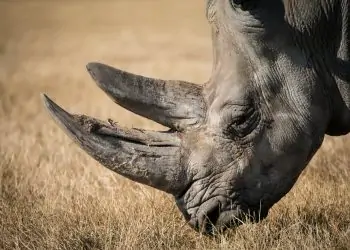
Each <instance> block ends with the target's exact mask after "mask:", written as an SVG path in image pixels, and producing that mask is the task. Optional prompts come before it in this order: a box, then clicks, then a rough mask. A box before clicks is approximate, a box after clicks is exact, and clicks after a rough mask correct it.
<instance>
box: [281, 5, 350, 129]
mask: <svg viewBox="0 0 350 250" xmlns="http://www.w3.org/2000/svg"><path fill="white" fill-rule="evenodd" d="M285 2H286V3H285V5H286V9H285V10H286V19H287V21H288V22H289V23H290V25H291V28H292V29H293V30H294V33H295V39H296V41H297V43H298V44H299V46H300V47H301V48H302V49H304V50H305V51H306V53H307V54H308V55H307V57H308V58H309V59H310V61H311V63H312V64H313V66H314V67H315V70H316V71H317V74H319V75H320V76H321V77H322V79H323V81H322V82H321V83H320V84H323V85H324V88H325V91H327V92H328V93H329V97H330V99H331V100H330V102H331V105H332V107H331V108H332V118H331V120H330V123H329V126H328V129H327V134H329V135H343V134H347V133H349V132H350V48H349V41H350V16H349V6H350V1H349V0H315V1H295V0H289V1H285Z"/></svg>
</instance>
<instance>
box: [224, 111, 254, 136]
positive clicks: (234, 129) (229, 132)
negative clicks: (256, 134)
mask: <svg viewBox="0 0 350 250" xmlns="http://www.w3.org/2000/svg"><path fill="white" fill-rule="evenodd" d="M258 123H259V113H258V112H257V111H256V110H255V109H254V108H253V107H251V108H249V109H247V110H245V111H244V112H242V113H241V114H238V115H234V117H232V118H231V121H230V123H229V125H228V127H227V129H226V131H225V134H226V136H229V137H231V138H236V137H239V138H243V137H245V136H247V135H248V134H250V133H252V131H253V130H254V129H255V128H256V127H257V125H258Z"/></svg>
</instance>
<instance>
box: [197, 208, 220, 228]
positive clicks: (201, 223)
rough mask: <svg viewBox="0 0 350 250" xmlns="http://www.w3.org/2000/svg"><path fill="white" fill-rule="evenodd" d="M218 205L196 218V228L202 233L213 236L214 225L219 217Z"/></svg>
mask: <svg viewBox="0 0 350 250" xmlns="http://www.w3.org/2000/svg"><path fill="white" fill-rule="evenodd" d="M220 210H221V208H220V205H219V206H218V205H217V206H215V207H212V208H211V209H210V210H208V211H207V212H206V213H202V214H201V215H200V216H199V218H198V222H197V223H198V224H197V228H198V230H199V231H201V232H202V233H208V234H213V233H214V231H215V224H216V222H217V220H218V219H219V216H220Z"/></svg>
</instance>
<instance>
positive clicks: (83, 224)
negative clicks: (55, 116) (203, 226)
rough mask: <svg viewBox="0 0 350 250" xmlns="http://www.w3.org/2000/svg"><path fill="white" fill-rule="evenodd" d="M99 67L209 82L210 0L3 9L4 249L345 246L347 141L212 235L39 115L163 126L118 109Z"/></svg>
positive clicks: (0, 210)
mask: <svg viewBox="0 0 350 250" xmlns="http://www.w3.org/2000/svg"><path fill="white" fill-rule="evenodd" d="M89 61H100V62H104V63H107V64H110V65H113V66H115V67H119V68H122V69H124V70H128V71H132V72H135V73H138V74H143V75H146V76H153V77H159V78H165V79H182V80H188V81H193V82H197V83H203V82H204V81H206V80H207V79H208V77H209V76H210V72H211V62H212V53H211V40H210V30H209V26H208V25H207V23H206V20H205V10H204V1H203V0H191V1H188V0H177V1H171V3H170V1H161V0H148V1H141V0H134V1H130V0H129V1H126V0H125V1H122V0H120V1H118V0H116V1H82V0H81V1H77V0H75V1H53V0H51V1H1V2H0V157H1V158H0V159H1V161H0V248H1V249H140V248H142V249H174V248H175V249H228V248H230V249H295V248H297V249H308V248H313V249H325V248H331V249H332V248H333V249H349V248H350V184H349V181H350V167H349V163H348V162H349V157H350V156H349V151H350V138H349V137H348V136H346V137H342V138H330V137H327V138H326V140H325V142H324V144H323V146H322V148H321V150H320V151H319V152H318V153H317V155H316V156H315V158H314V159H313V161H312V162H311V163H310V164H309V166H308V167H307V169H306V170H305V171H304V172H303V174H302V176H301V177H300V178H299V180H298V182H297V184H296V185H295V187H294V188H293V189H292V191H291V192H290V193H289V194H288V195H286V196H285V197H284V198H283V199H282V200H281V201H280V202H279V203H278V204H276V205H275V206H274V207H273V209H272V211H271V212H270V215H269V216H268V218H267V219H266V220H264V221H263V222H262V223H259V224H246V225H243V226H241V227H240V228H238V229H237V230H230V231H228V232H227V233H225V234H224V235H218V236H217V237H206V236H201V235H200V234H198V233H196V232H195V231H193V230H192V229H191V228H189V226H188V225H186V223H185V221H184V220H183V218H182V216H181V214H180V212H179V211H178V209H177V208H176V206H175V203H174V201H173V198H172V197H171V196H169V195H167V194H165V193H162V192H160V191H157V190H154V189H152V188H149V187H146V186H142V185H139V184H136V183H133V182H131V181H129V180H127V179H125V178H123V177H121V176H118V175H116V174H114V173H112V172H111V171H109V170H107V169H105V168H104V167H102V166H101V165H99V164H98V163H96V162H95V161H94V160H92V159H91V158H89V157H88V156H87V155H86V154H85V153H83V152H82V151H81V150H80V149H79V148H78V147H77V146H76V145H75V144H74V143H72V142H71V140H70V139H68V137H67V136H66V135H65V134H64V133H63V132H62V131H61V130H60V129H59V128H58V127H57V126H56V125H55V124H54V122H53V121H52V119H51V118H50V117H49V116H48V114H47V112H46V111H45V109H44V108H43V105H42V102H41V99H40V93H43V92H45V93H47V94H49V96H51V97H52V98H53V99H54V100H55V101H57V102H58V103H59V104H61V105H62V106H63V107H66V108H67V109H68V110H69V111H71V112H76V113H86V114H88V115H91V116H95V117H98V118H101V119H107V118H112V119H113V120H115V121H118V122H119V123H120V124H122V125H125V126H127V127H140V128H148V129H160V128H162V127H161V126H160V125H157V124H155V123H153V122H151V121H149V120H146V119H144V118H141V117H139V116H136V115H134V114H132V113H130V112H128V111H126V110H124V109H122V108H120V107H118V106H117V105H115V104H114V103H113V102H112V101H111V100H110V99H109V98H108V97H106V96H105V94H104V93H103V92H102V91H101V90H99V89H98V88H97V87H96V86H95V84H94V83H93V81H92V80H91V78H90V76H89V75H88V73H87V72H86V70H85V64H86V63H87V62H89Z"/></svg>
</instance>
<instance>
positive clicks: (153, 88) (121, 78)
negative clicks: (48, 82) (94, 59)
mask: <svg viewBox="0 0 350 250" xmlns="http://www.w3.org/2000/svg"><path fill="white" fill-rule="evenodd" d="M86 67H87V70H88V72H89V73H90V75H91V76H92V78H93V79H94V80H95V82H96V83H97V85H98V86H99V87H100V88H101V89H102V90H103V91H104V92H106V93H107V94H108V95H109V96H110V97H111V98H112V99H113V100H114V102H115V103H117V104H119V105H120V106H122V107H124V108H125V109H127V110H129V111H132V112H134V113H136V114H138V115H141V116H143V117H146V118H148V119H151V120H153V121H155V122H158V123H160V124H162V125H164V126H166V127H169V128H171V129H173V130H177V131H184V130H186V129H187V128H191V127H194V126H196V125H198V124H200V123H201V122H202V121H203V119H204V116H205V103H204V101H203V95H202V86H200V85H197V84H193V83H188V82H184V81H174V80H160V79H153V78H148V77H144V76H139V75H135V74H131V73H128V72H125V71H122V70H119V69H115V68H113V67H110V66H108V65H104V64H101V63H89V64H88V65H87V66H86Z"/></svg>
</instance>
